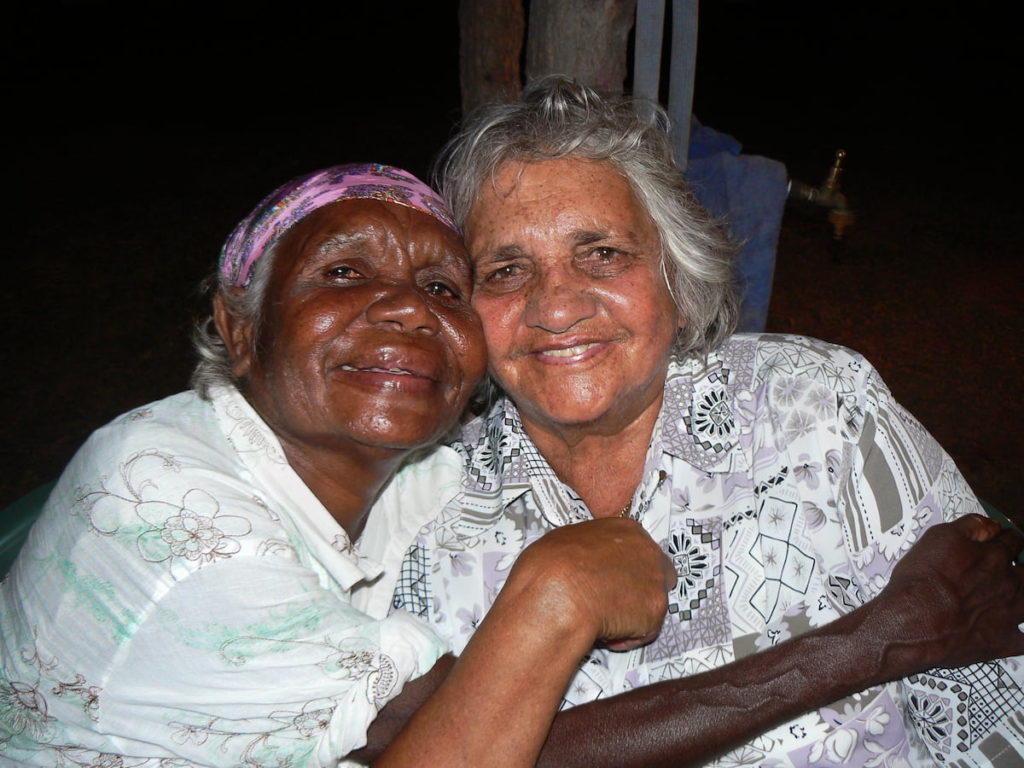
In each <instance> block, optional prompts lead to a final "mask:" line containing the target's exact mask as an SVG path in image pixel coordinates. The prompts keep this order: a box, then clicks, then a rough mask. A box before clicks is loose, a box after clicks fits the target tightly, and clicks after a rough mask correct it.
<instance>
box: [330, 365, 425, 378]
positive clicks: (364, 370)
mask: <svg viewBox="0 0 1024 768" xmlns="http://www.w3.org/2000/svg"><path fill="white" fill-rule="evenodd" d="M339 367H340V368H341V370H343V371H352V372H353V373H388V374H392V375H395V376H420V377H421V378H427V377H425V376H423V375H422V374H418V373H413V372H412V371H407V370H405V369H404V368H376V367H374V368H356V367H355V366H354V365H342V366H339Z"/></svg>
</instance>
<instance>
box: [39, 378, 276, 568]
mask: <svg viewBox="0 0 1024 768" xmlns="http://www.w3.org/2000/svg"><path fill="white" fill-rule="evenodd" d="M39 526H40V528H41V529H45V530H48V531H49V532H50V533H51V534H52V535H53V536H56V537H57V541H59V542H60V544H61V545H62V546H61V547H60V548H59V549H57V550H56V551H57V552H66V553H69V556H70V555H71V554H73V555H74V557H75V558H76V567H79V566H81V565H82V563H81V562H78V561H79V560H80V559H81V558H84V557H86V556H87V555H89V556H90V558H91V560H92V561H94V564H95V565H97V566H99V567H100V570H104V571H105V570H107V567H106V566H102V561H103V560H104V559H105V558H108V557H113V556H115V553H117V552H120V554H118V555H116V556H117V557H121V558H126V560H127V562H135V563H136V565H135V566H133V567H136V568H140V569H143V570H145V569H147V568H150V567H151V568H153V569H155V570H154V573H153V574H152V575H153V576H154V578H156V579H158V580H163V579H166V578H168V577H169V576H170V577H171V578H180V577H181V576H183V575H184V574H185V573H187V572H190V571H191V570H193V569H194V568H197V567H202V566H204V565H209V564H211V563H213V562H215V561H219V560H223V559H225V558H228V557H231V556H234V555H236V554H244V553H246V552H249V553H250V554H256V550H257V549H263V550H265V549H267V548H268V547H270V548H273V546H274V545H273V543H272V542H274V541H282V542H283V541H284V540H285V538H286V534H285V532H284V529H283V527H282V525H281V522H280V515H279V514H278V513H277V512H275V511H274V510H272V509H270V508H269V505H268V503H267V502H266V500H265V498H264V497H263V496H262V495H261V485H260V482H259V479H258V478H257V477H255V476H254V474H253V473H252V472H251V471H250V470H249V469H248V468H247V466H246V465H245V464H244V463H243V462H242V461H241V460H240V457H239V455H238V453H237V451H236V450H235V449H234V447H233V445H232V444H231V442H230V441H229V440H228V439H227V438H226V437H225V435H224V433H223V431H222V429H221V428H220V426H219V423H218V419H217V416H216V414H215V409H214V405H213V404H212V403H211V402H208V401H206V400H203V399H201V398H200V397H199V396H198V395H196V394H195V393H193V392H185V393H181V394H179V395H174V396H172V397H168V398H166V399H164V400H161V401H158V402H156V403H151V404H149V405H146V406H143V407H141V408H137V409H135V410H133V411H130V412H128V413H126V414H124V415H122V416H120V417H118V418H116V419H114V420H113V421H112V422H111V423H110V424H108V425H107V426H105V427H102V428H101V429H99V430H97V431H96V432H95V433H93V435H92V436H91V437H90V438H89V440H88V441H86V443H85V444H84V445H83V446H82V448H81V449H80V450H79V451H78V453H77V454H76V455H75V457H74V459H72V461H71V463H70V464H69V465H68V467H67V469H66V470H65V472H64V474H63V475H62V476H61V478H60V480H59V481H58V483H57V485H56V487H55V489H54V491H53V493H52V494H51V496H50V499H49V501H48V502H47V505H46V508H45V509H44V511H43V515H42V517H41V519H40V521H39ZM30 543H31V541H30ZM283 548H286V547H283ZM90 553H91V555H90ZM104 553H106V554H104Z"/></svg>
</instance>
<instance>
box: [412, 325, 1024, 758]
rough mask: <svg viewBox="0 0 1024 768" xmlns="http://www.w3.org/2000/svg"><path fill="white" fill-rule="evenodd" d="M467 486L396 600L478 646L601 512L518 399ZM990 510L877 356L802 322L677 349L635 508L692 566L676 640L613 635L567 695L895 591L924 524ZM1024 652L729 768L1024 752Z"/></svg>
mask: <svg viewBox="0 0 1024 768" xmlns="http://www.w3.org/2000/svg"><path fill="white" fill-rule="evenodd" d="M457 448H458V450H459V451H460V452H461V453H462V455H463V458H464V480H463V488H462V491H461V493H460V494H459V495H458V496H457V497H455V499H453V501H452V502H451V503H450V504H449V505H448V506H447V508H446V509H445V510H444V511H443V512H442V514H441V516H440V517H439V518H438V519H437V520H436V521H434V522H432V523H431V524H429V525H428V526H427V527H425V528H424V530H423V531H422V533H421V534H420V536H419V538H418V540H417V544H416V545H415V546H414V547H413V548H412V549H411V550H410V553H409V556H408V557H407V558H406V562H405V564H404V565H403V569H402V578H401V580H400V582H399V586H398V590H397V593H396V605H397V606H400V607H404V608H406V609H407V610H410V611H411V612H414V613H419V614H420V615H422V616H425V617H426V618H427V619H429V621H430V623H431V624H432V625H433V626H434V627H436V628H437V630H438V632H439V633H440V634H441V635H442V636H444V637H446V638H448V639H449V640H451V641H452V643H453V645H454V647H455V649H456V651H461V649H462V648H463V647H464V646H465V644H466V642H467V640H468V639H469V637H470V636H471V635H472V633H473V630H474V628H475V627H476V626H477V624H478V623H479V622H480V620H481V618H482V617H483V616H484V614H485V613H486V612H487V610H488V609H489V607H490V606H491V604H492V603H493V601H494V599H495V596H496V594H497V593H498V591H499V590H500V589H501V586H502V584H503V583H504V580H505V578H506V577H507V575H508V571H509V569H510V568H511V566H512V564H513V563H514V561H515V559H516V557H517V556H518V554H519V553H520V552H521V551H522V550H523V548H524V547H526V546H527V545H528V544H530V543H531V542H532V541H534V540H536V539H537V538H538V537H540V536H542V535H543V534H544V533H545V532H546V531H548V530H551V529H552V528H554V527H557V526H561V525H566V524H568V523H572V522H575V521H579V520H584V519H588V518H589V517H590V513H589V511H588V510H587V509H586V506H585V505H584V504H583V502H582V501H581V500H580V499H579V497H578V496H576V494H574V493H573V491H572V490H571V489H570V488H568V487H566V486H565V485H564V484H562V483H561V482H560V481H559V480H558V478H557V477H556V476H555V474H554V472H553V471H552V470H551V468H550V467H549V466H548V464H547V462H546V461H545V460H544V459H543V457H541V456H540V454H539V453H538V451H537V449H536V447H535V446H534V445H533V444H532V442H531V441H530V440H529V438H528V437H527V436H526V434H525V433H524V432H523V429H522V425H521V422H520V418H519V414H518V412H517V410H516V408H515V407H514V406H513V405H512V404H511V403H510V402H508V401H507V400H505V401H501V402H499V403H498V404H497V405H496V406H495V407H494V408H493V409H492V410H491V411H490V412H489V413H488V414H487V415H486V416H485V417H483V418H480V419H477V420H475V421H473V422H471V423H470V424H468V425H467V426H466V427H465V429H464V431H463V435H462V444H461V445H458V446H457ZM979 511H981V510H980V507H979V504H978V502H977V500H976V499H975V497H974V495H973V494H972V493H971V491H970V489H969V488H968V487H967V485H966V483H965V482H964V480H963V478H962V476H961V475H960V473H959V471H958V470H957V469H956V467H955V466H954V464H953V462H952V460H951V459H950V458H949V456H947V455H946V454H945V453H944V452H943V451H942V449H941V448H940V446H939V445H938V444H937V443H936V442H935V441H934V439H933V438H932V437H931V436H930V435H928V433H927V432H926V431H925V430H924V428H923V427H921V425H920V424H919V423H918V422H917V421H916V420H914V418H913V417H911V416H910V415H909V414H908V413H907V412H906V411H905V410H903V409H902V408H901V407H900V406H899V405H897V404H896V403H895V402H894V401H893V400H892V398H891V395H890V393H889V391H888V389H887V388H886V387H885V385H884V384H883V382H882V381H881V379H880V378H879V376H878V374H877V373H876V372H875V370H874V369H873V368H872V367H871V366H870V365H869V364H868V363H867V362H866V361H865V360H864V359H863V358H862V357H861V356H860V355H858V354H856V353H854V352H851V351H850V350H847V349H844V348H841V347H836V346H833V345H829V344H825V343H823V342H820V341H816V340H813V339H807V338H800V337H794V336H786V337H783V336H771V335H763V336H744V335H739V336H735V337H733V338H732V339H731V340H729V341H728V342H727V343H726V344H725V345H724V346H723V348H722V349H721V350H719V352H718V353H717V354H714V355H711V356H710V357H709V359H708V360H707V361H705V360H703V359H691V360H686V361H682V362H673V363H672V365H671V367H670V369H669V373H668V379H667V383H666V387H665V397H664V404H663V406H662V410H661V414H660V417H659V421H658V424H657V426H656V428H655V433H654V435H653V439H652V442H651V446H650V449H649V451H648V454H647V459H646V468H645V470H644V480H643V481H642V482H641V485H640V487H639V488H638V489H637V492H636V494H635V496H634V499H633V503H632V508H631V514H632V516H633V517H634V518H635V519H637V520H639V521H640V522H641V523H642V524H643V525H644V527H645V528H646V529H647V530H648V532H650V534H651V535H652V536H653V537H654V539H655V540H656V541H658V542H660V543H661V545H662V547H663V548H664V549H665V551H666V552H667V553H668V554H669V556H670V557H671V558H672V560H673V561H674V563H675V566H676V571H677V573H678V576H679V580H678V584H677V586H676V588H675V590H674V591H673V592H672V593H671V595H670V602H669V612H668V615H667V617H666V619H665V623H664V626H663V628H662V631H661V634H660V636H659V637H658V639H657V640H656V641H655V642H653V643H652V644H650V645H648V646H646V647H644V648H641V649H637V650H634V651H631V652H628V653H612V652H609V651H607V650H594V651H593V652H592V653H591V654H590V655H589V656H588V657H587V658H586V659H585V660H584V662H583V664H582V665H581V667H580V670H579V672H578V673H577V675H576V677H575V679H574V680H573V681H572V682H571V684H570V686H569V688H568V690H567V691H566V693H565V701H564V705H565V706H572V705H574V704H579V703H583V702H588V701H593V700H595V699H598V698H603V697H607V696H610V695H614V694H616V693H620V692H623V691H625V690H628V689H630V688H633V687H636V686H640V685H646V684H648V683H654V682H657V681H660V680H666V679H671V678H678V677H682V676H686V675H692V674H695V673H699V672H702V671H705V670H709V669H712V668H714V667H718V666H721V665H723V664H727V663H729V662H730V661H733V660H734V659H738V658H741V657H744V656H747V655H749V654H752V653H756V652H757V651H759V650H762V649H765V648H767V647H769V646H771V645H774V644H776V643H779V642H782V641H783V640H785V639H787V638H789V637H792V636H794V635H799V634H800V633H803V632H806V631H807V630H809V629H811V628H813V627H817V626H820V625H822V624H825V623H827V622H829V621H832V620H833V619H835V618H837V617H838V616H839V615H840V614H842V613H845V612H848V611H850V610H851V609H853V608H854V607H855V606H858V605H860V604H862V603H864V602H865V601H866V600H868V599H870V598H871V597H873V596H874V595H876V594H878V592H879V591H880V590H881V589H882V587H883V586H884V585H885V583H886V582H887V580H888V577H889V574H890V572H891V570H892V568H893V566H894V564H895V563H896V562H897V561H898V560H899V558H900V557H901V556H902V555H903V554H904V553H905V552H906V551H907V550H908V549H909V548H910V546H911V545H912V544H913V543H914V542H915V541H916V540H917V539H918V538H919V537H920V535H921V533H922V531H923V530H924V529H925V528H926V527H928V526H931V525H934V524H936V523H938V522H941V521H943V520H950V519H953V518H955V517H958V516H960V515H963V514H965V513H968V512H979ZM1022 681H1024V664H1022V659H1019V658H1018V659H1008V660H1005V661H1002V662H998V663H992V664H980V665H976V666H973V667H968V668H964V669H949V670H934V671H932V672H931V673H929V674H926V675H915V676H913V677H911V678H909V679H907V680H904V681H901V682H900V683H898V684H891V685H887V686H882V687H878V688H874V689H870V690H868V691H864V692H863V693H860V694H858V695H855V696H852V697H850V698H848V699H846V700H844V701H839V702H836V703H835V704H833V705H832V706H830V707H827V708H823V709H821V710H819V711H815V712H812V713H810V714H807V715H805V716H803V717H800V718H798V719H797V720H794V721H793V722H791V723H789V724H788V725H785V726H782V727H779V728H776V729H774V730H772V731H770V732H768V733H766V734H764V735H763V736H761V737H760V738H758V739H756V740H754V741H753V742H751V743H750V744H748V745H746V746H744V747H742V748H740V749H738V750H735V751H734V752H732V753H731V754H729V755H727V756H726V757H723V758H722V759H720V760H719V761H717V763H716V765H718V766H722V767H723V768H724V766H766V767H767V766H831V765H843V766H868V767H874V766H907V765H931V764H933V760H934V761H937V762H938V763H940V764H945V765H950V766H957V767H958V768H963V767H964V766H969V765H990V764H991V765H994V766H1009V765H1024V691H1022V687H1021V686H1022Z"/></svg>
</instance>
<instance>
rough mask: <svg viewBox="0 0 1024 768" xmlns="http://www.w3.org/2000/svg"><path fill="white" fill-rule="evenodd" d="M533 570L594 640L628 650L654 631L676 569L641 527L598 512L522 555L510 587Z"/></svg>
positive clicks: (546, 597)
mask: <svg viewBox="0 0 1024 768" xmlns="http://www.w3.org/2000/svg"><path fill="white" fill-rule="evenodd" d="M528 574H533V575H532V577H531V578H540V579H541V581H542V583H543V585H544V591H543V594H542V598H541V602H540V603H539V604H538V607H540V608H543V609H547V608H550V609H552V610H553V612H554V613H556V614H559V615H561V616H562V617H565V618H568V619H569V620H570V621H571V622H572V624H573V625H574V626H576V627H579V628H584V627H588V628H589V630H588V631H589V632H590V633H591V634H592V641H593V640H596V641H597V642H599V643H602V644H604V645H606V646H607V647H609V648H611V649H612V650H628V649H630V648H635V647H638V646H641V645H644V644H646V643H649V642H651V641H652V640H654V638H655V637H657V635H658V632H659V631H660V629H661V624H662V621H663V619H664V616H665V611H666V609H667V607H668V591H669V590H670V589H672V587H674V586H675V583H676V572H675V568H674V567H673V566H672V562H671V561H670V560H669V559H668V556H667V555H665V553H664V552H663V551H662V550H661V548H660V547H658V545H657V544H656V543H655V541H654V540H653V539H652V538H651V537H650V535H649V534H648V533H647V532H646V531H645V530H644V529H643V527H642V526H641V525H640V524H639V523H637V522H635V521H633V520H630V519H628V518H626V519H622V518H602V519H597V520H588V521H586V522H582V523H577V524H575V525H568V526H563V527H561V528H557V529H555V530H553V531H551V532H550V533H548V534H546V535H545V536H543V537H542V538H541V539H539V540H538V541H536V542H534V543H533V544H532V545H531V546H529V547H528V548H527V549H526V550H525V552H524V553H523V554H522V555H521V556H520V558H519V561H518V562H517V563H516V566H515V568H514V569H513V571H512V573H511V574H510V577H509V584H508V585H506V587H505V589H508V586H509V585H511V584H513V583H514V582H515V581H516V580H518V579H523V578H525V577H527V575H528Z"/></svg>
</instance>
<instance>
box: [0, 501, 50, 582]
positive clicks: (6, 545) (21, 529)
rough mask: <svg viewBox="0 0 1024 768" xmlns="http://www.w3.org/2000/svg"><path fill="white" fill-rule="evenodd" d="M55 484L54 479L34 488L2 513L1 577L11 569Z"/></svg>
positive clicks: (0, 537) (0, 535) (0, 514)
mask: <svg viewBox="0 0 1024 768" xmlns="http://www.w3.org/2000/svg"><path fill="white" fill-rule="evenodd" d="M55 484H56V481H53V482H49V483H45V484H44V485H40V486H39V487H38V488H33V489H32V490H31V491H29V492H28V493H26V494H25V495H24V496H22V497H21V498H20V499H18V500H17V501H15V502H14V503H13V504H11V505H10V506H9V507H7V509H5V510H4V511H3V512H2V513H0V579H3V577H4V576H6V575H7V571H9V570H10V568H11V565H12V564H13V563H14V558H16V557H17V556H18V551H19V550H20V549H21V546H22V544H24V543H25V539H27V538H28V531H29V528H31V527H32V523H34V522H35V521H36V518H37V517H39V513H40V512H42V511H43V505H44V504H46V500H47V499H48V498H49V497H50V491H52V490H53V486H54V485H55Z"/></svg>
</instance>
